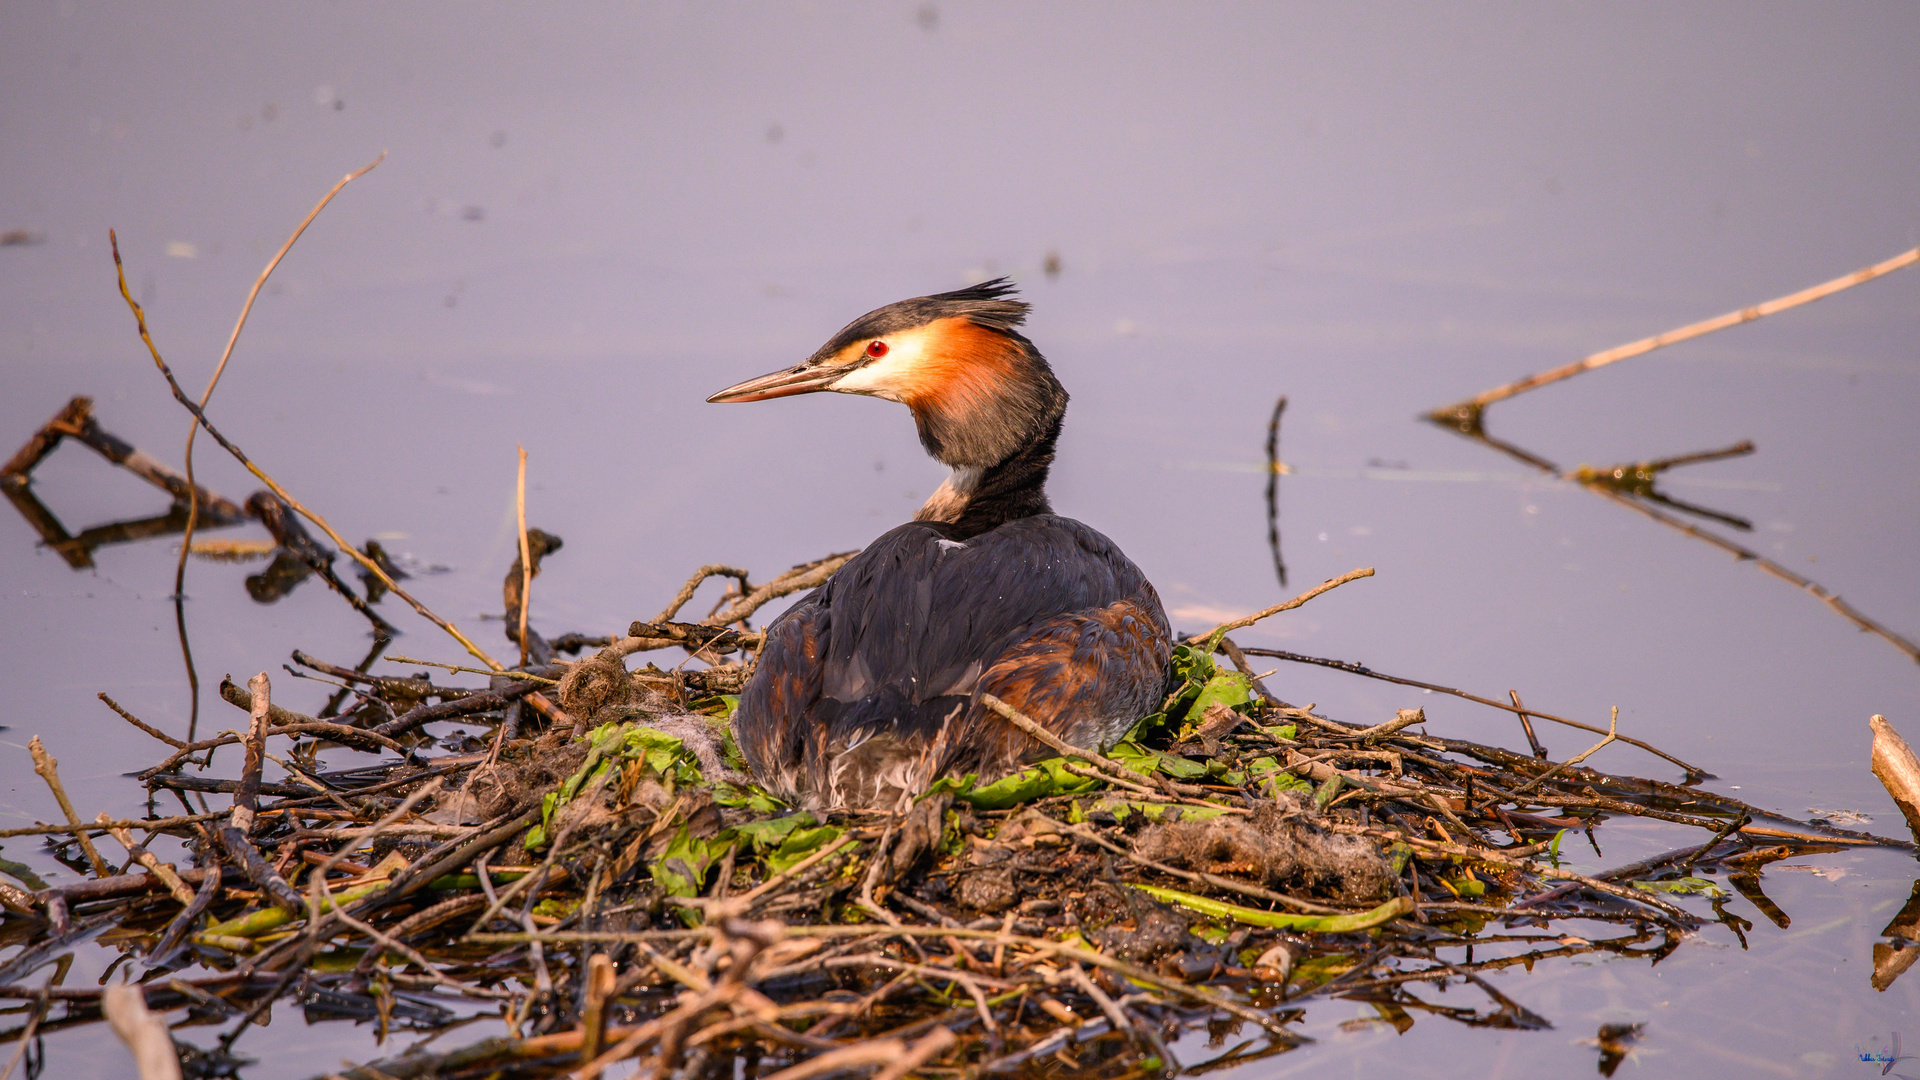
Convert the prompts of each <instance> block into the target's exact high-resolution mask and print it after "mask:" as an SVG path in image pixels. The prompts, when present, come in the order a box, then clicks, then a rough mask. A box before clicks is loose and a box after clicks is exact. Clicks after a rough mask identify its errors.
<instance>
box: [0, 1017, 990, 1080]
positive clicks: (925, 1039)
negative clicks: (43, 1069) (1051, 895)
mask: <svg viewBox="0 0 1920 1080" xmlns="http://www.w3.org/2000/svg"><path fill="white" fill-rule="evenodd" d="M959 1041H960V1040H959V1038H958V1037H957V1036H955V1035H954V1033H953V1032H952V1031H950V1030H948V1029H947V1028H944V1027H936V1028H934V1029H933V1030H932V1031H929V1032H927V1033H926V1034H925V1035H923V1036H921V1037H920V1041H918V1042H916V1043H914V1044H913V1045H912V1046H909V1047H907V1052H906V1053H905V1054H904V1055H902V1056H901V1057H900V1058H899V1060H897V1061H895V1062H894V1063H893V1064H891V1065H888V1066H887V1067H886V1068H884V1069H881V1070H880V1071H879V1072H877V1073H875V1074H874V1076H873V1080H902V1078H903V1077H905V1076H906V1075H907V1074H908V1073H910V1072H912V1071H913V1070H915V1069H917V1068H919V1067H920V1066H922V1065H925V1064H926V1063H927V1062H929V1061H931V1060H933V1058H934V1057H935V1056H936V1055H938V1054H942V1053H945V1052H946V1051H947V1050H949V1049H951V1048H952V1046H953V1044H954V1043H957V1042H959ZM0 1080H6V1078H5V1077H0Z"/></svg>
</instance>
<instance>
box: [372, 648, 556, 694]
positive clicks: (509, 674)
mask: <svg viewBox="0 0 1920 1080" xmlns="http://www.w3.org/2000/svg"><path fill="white" fill-rule="evenodd" d="M382 659H384V660H386V662H387V663H389V664H425V665H426V666H428V667H437V668H445V669H446V670H448V671H452V672H466V673H467V674H469V675H498V676H500V677H501V678H504V679H518V680H520V681H521V682H530V683H540V684H541V685H543V686H559V685H560V680H559V679H549V678H546V677H545V676H542V675H529V674H527V673H526V672H524V671H488V670H487V669H486V668H473V667H461V666H460V665H459V664H443V663H441V662H440V661H438V660H422V659H420V658H419V657H417V656H401V655H399V654H397V653H396V654H394V655H393V656H387V657H382Z"/></svg>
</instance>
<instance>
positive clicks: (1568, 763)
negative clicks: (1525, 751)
mask: <svg viewBox="0 0 1920 1080" xmlns="http://www.w3.org/2000/svg"><path fill="white" fill-rule="evenodd" d="M1619 737H1620V706H1618V705H1615V706H1614V707H1613V718H1612V719H1610V720H1608V721H1607V737H1606V738H1604V739H1601V740H1600V741H1599V742H1597V743H1594V744H1593V745H1592V746H1590V747H1588V748H1587V749H1586V750H1584V751H1582V752H1580V753H1578V754H1575V755H1574V756H1572V757H1570V758H1568V759H1567V760H1565V761H1563V762H1561V763H1560V764H1558V765H1555V766H1554V767H1553V768H1551V769H1548V770H1547V771H1545V772H1543V773H1541V774H1540V775H1538V776H1536V777H1534V778H1533V779H1531V780H1529V781H1527V782H1526V783H1524V784H1521V785H1520V786H1519V787H1517V788H1514V789H1513V794H1515V795H1518V794H1520V793H1521V792H1523V791H1526V790H1527V789H1528V788H1530V787H1535V786H1537V785H1539V784H1540V783H1542V782H1543V781H1546V780H1548V779H1550V778H1552V777H1554V776H1557V775H1559V773H1560V771H1561V770H1562V769H1571V768H1572V767H1574V766H1575V765H1578V764H1580V763H1581V762H1583V761H1585V760H1587V759H1588V758H1590V757H1592V756H1593V755H1594V754H1595V753H1597V752H1598V751H1599V750H1600V748H1601V747H1604V746H1606V745H1607V744H1608V743H1610V742H1613V741H1614V740H1615V739H1618V738H1619Z"/></svg>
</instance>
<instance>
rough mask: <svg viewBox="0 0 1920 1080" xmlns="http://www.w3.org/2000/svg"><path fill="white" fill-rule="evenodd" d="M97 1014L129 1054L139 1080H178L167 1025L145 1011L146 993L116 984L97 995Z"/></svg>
mask: <svg viewBox="0 0 1920 1080" xmlns="http://www.w3.org/2000/svg"><path fill="white" fill-rule="evenodd" d="M100 1011H101V1012H102V1013H103V1014H104V1015H105V1016H106V1018H107V1024H108V1025H109V1026H111V1027H112V1028H113V1033H114V1034H115V1035H118V1036H120V1041H121V1042H123V1043H126V1044H127V1049H128V1050H129V1051H131V1052H132V1054H133V1060H134V1066H135V1069H136V1070H137V1072H138V1074H139V1077H140V1080H180V1052H179V1051H178V1050H176V1049H174V1046H173V1035H172V1033H171V1032H169V1031H168V1030H167V1022H166V1021H165V1020H164V1019H162V1018H161V1017H160V1016H159V1015H158V1014H156V1013H154V1012H153V1011H152V1010H150V1009H148V1008H147V992H146V991H145V990H144V989H142V988H141V987H139V986H137V985H130V984H127V983H116V984H114V985H113V986H109V987H107V988H106V990H105V991H104V992H103V993H102V994H101V995H100Z"/></svg>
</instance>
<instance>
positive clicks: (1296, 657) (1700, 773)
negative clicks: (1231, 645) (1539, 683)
mask: <svg viewBox="0 0 1920 1080" xmlns="http://www.w3.org/2000/svg"><path fill="white" fill-rule="evenodd" d="M1241 651H1242V652H1244V653H1246V654H1247V655H1248V656H1265V657H1271V658H1272V659H1275V660H1291V661H1293V662H1294V663H1296V664H1317V665H1319V666H1320V667H1329V668H1333V669H1334V670H1336V671H1344V672H1346V673H1347V674H1349V675H1362V676H1365V677H1366V678H1369V679H1379V680H1380V681H1381V682H1390V683H1396V684H1398V685H1400V686H1413V687H1418V688H1419V689H1422V690H1431V691H1433V692H1434V693H1436V694H1451V695H1453V696H1454V697H1457V698H1462V699H1464V700H1467V701H1471V702H1475V703H1477V704H1480V705H1486V706H1488V707H1490V708H1495V709H1501V710H1503V711H1506V712H1510V713H1520V712H1524V713H1526V714H1527V715H1528V716H1533V717H1538V718H1539V719H1541V720H1547V721H1551V722H1553V723H1555V724H1563V725H1565V726H1567V727H1570V728H1579V729H1580V730H1581V731H1591V732H1593V733H1594V734H1596V735H1605V734H1606V733H1607V731H1606V729H1605V728H1600V727H1595V726H1593V725H1592V724H1588V723H1583V722H1581V721H1579V720H1569V719H1567V718H1566V717H1564V716H1555V715H1554V714H1552V713H1543V712H1541V711H1540V710H1538V709H1534V708H1522V707H1520V706H1516V705H1509V704H1507V703H1506V702H1504V701H1495V700H1493V699H1492V698H1484V697H1481V696H1480V695H1478V694H1469V693H1467V692H1466V691H1465V690H1456V689H1454V688H1453V687H1451V686H1441V685H1440V684H1438V683H1430V682H1421V681H1420V680H1418V679H1403V678H1401V677H1400V676H1398V675H1388V674H1386V673H1384V672H1379V671H1375V670H1373V669H1372V668H1370V667H1367V666H1366V665H1365V664H1356V663H1352V662H1351V661H1347V660H1329V659H1327V658H1325V657H1321V656H1306V655H1304V654H1302V653H1292V652H1285V651H1283V650H1280V649H1257V648H1252V647H1248V648H1245V649H1242V650H1241ZM1315 719H1316V721H1317V720H1318V718H1317V717H1316V718H1315ZM1619 738H1620V741H1621V742H1623V743H1626V744H1627V745H1628V746H1637V747H1639V748H1640V749H1642V750H1645V751H1646V752H1647V753H1649V754H1652V755H1654V756H1655V757H1659V758H1664V759H1666V760H1667V761H1670V762H1672V763H1674V764H1675V765H1678V766H1680V768H1681V770H1682V771H1684V772H1685V773H1686V774H1687V775H1688V776H1697V777H1705V776H1711V775H1712V774H1711V773H1709V772H1707V771H1706V770H1705V769H1701V768H1699V767H1697V766H1694V765H1689V764H1687V763H1686V762H1684V761H1682V760H1680V759H1679V758H1677V757H1674V756H1673V755H1672V754H1669V753H1667V752H1666V751H1665V750H1662V749H1660V748H1659V747H1656V746H1653V745H1650V744H1648V743H1645V742H1642V741H1640V740H1639V739H1635V738H1633V737H1631V736H1628V735H1621V736H1620V737H1619Z"/></svg>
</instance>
